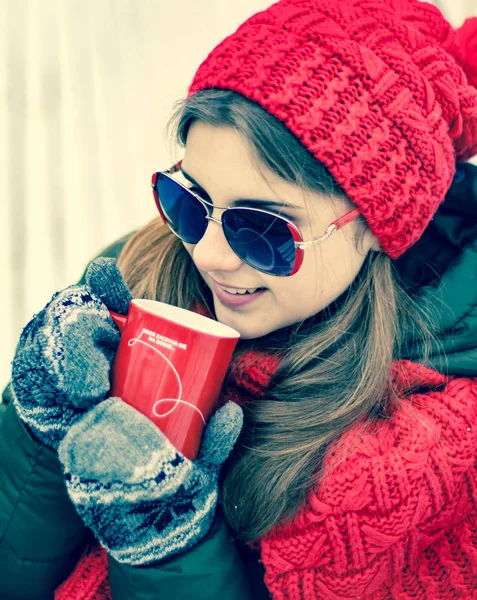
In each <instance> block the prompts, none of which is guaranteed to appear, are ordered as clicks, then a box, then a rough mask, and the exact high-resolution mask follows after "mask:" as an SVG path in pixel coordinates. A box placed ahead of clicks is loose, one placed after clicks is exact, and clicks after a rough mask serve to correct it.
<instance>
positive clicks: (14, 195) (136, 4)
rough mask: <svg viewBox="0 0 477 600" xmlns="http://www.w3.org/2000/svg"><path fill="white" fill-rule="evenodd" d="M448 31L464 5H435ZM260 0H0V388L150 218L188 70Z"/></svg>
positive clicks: (463, 0)
mask: <svg viewBox="0 0 477 600" xmlns="http://www.w3.org/2000/svg"><path fill="white" fill-rule="evenodd" d="M435 3H436V4H438V5H439V6H440V8H441V10H442V11H443V12H444V14H445V15H446V16H447V18H448V19H449V20H450V21H451V22H452V23H453V24H454V25H460V24H461V23H462V21H463V20H464V18H465V17H466V16H474V15H477V5H476V4H477V3H476V0H439V1H438V2H435ZM269 4H271V0H240V2H231V1H225V0H181V2H170V1H166V0H81V1H79V0H0V193H1V198H2V200H1V202H0V228H1V230H0V280H1V283H0V290H1V291H0V315H1V317H0V319H1V324H0V328H1V329H0V331H1V334H2V335H1V345H0V387H3V385H4V384H6V383H7V381H8V378H9V371H10V361H11V358H12V355H13V351H14V347H15V344H16V341H17V339H18V336H19V333H20V331H21V328H22V327H23V326H24V325H25V323H26V322H27V321H28V320H29V319H30V317H31V316H32V314H33V313H35V312H37V311H38V310H40V309H41V308H42V306H43V305H44V304H45V303H46V302H47V301H48V300H49V298H50V297H51V295H52V294H53V292H55V291H56V290H59V289H62V288H64V287H66V286H67V285H69V284H71V283H74V282H75V281H77V280H78V279H79V277H80V276H81V274H82V272H83V269H84V267H85V265H86V263H87V262H88V260H89V259H90V258H92V257H93V256H94V255H95V254H96V253H97V252H98V251H99V250H101V249H102V248H103V247H104V246H106V245H108V244H109V243H111V242H113V241H114V240H116V239H117V238H119V237H121V236H122V235H123V234H125V233H127V232H129V231H131V230H132V229H134V228H136V227H138V226H140V225H141V224H143V223H145V222H146V221H147V220H149V219H150V218H151V217H153V216H155V208H154V204H153V200H152V194H151V191H150V183H149V182H150V176H151V174H152V172H153V171H155V170H159V169H163V168H166V167H168V166H169V163H170V162H171V156H170V146H169V145H168V140H166V138H165V135H164V128H165V124H166V121H167V119H168V117H169V115H170V112H171V107H172V105H173V103H174V101H175V100H177V99H179V98H182V97H184V96H185V95H186V92H187V87H188V85H189V83H190V81H191V79H192V77H193V74H194V72H195V70H196V69H197V67H198V66H199V64H200V62H201V61H202V60H203V59H204V58H205V57H206V56H207V54H208V52H209V51H210V50H211V49H212V48H213V47H214V46H215V45H216V44H217V43H218V42H219V41H220V40H221V39H223V37H225V36H226V35H227V34H229V33H231V32H232V31H234V30H235V29H236V28H237V26H238V25H239V24H240V23H242V22H243V21H244V20H245V19H246V18H247V17H249V16H251V15H252V14H254V13H255V12H257V11H259V10H261V9H263V8H265V7H266V6H268V5H269Z"/></svg>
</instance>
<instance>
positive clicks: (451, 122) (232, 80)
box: [189, 0, 477, 258]
mask: <svg viewBox="0 0 477 600" xmlns="http://www.w3.org/2000/svg"><path fill="white" fill-rule="evenodd" d="M476 34H477V24H476V22H475V20H474V21H472V22H470V21H469V23H467V24H466V27H464V28H462V31H461V32H460V35H459V36H457V35H456V32H455V31H454V30H453V29H452V28H451V26H450V25H449V23H447V21H446V20H445V19H444V18H443V17H442V15H441V13H440V12H439V10H438V9H437V8H436V7H435V6H433V5H431V4H427V3H425V2H420V1H418V0H346V1H343V0H282V1H281V2H278V3H276V4H274V5H273V6H271V7H270V8H268V9H267V10H265V11H263V12H260V13H258V14H256V15H254V16H253V17H251V18H250V19H248V20H247V21H246V22H245V23H244V24H243V25H242V26H241V27H240V28H239V29H238V30H237V31H236V32H235V33H234V34H232V35H231V36H229V37H227V38H226V39H225V40H224V41H223V42H221V43H220V44H219V45H218V46H217V47H216V48H215V49H214V50H213V51H212V52H211V53H210V54H209V56H208V57H207V58H206V60H205V61H204V62H203V63H202V65H201V66H200V68H199V69H198V71H197V73H196V75H195V77H194V80H193V82H192V84H191V86H190V89H189V95H193V94H194V93H196V92H198V91H200V90H204V89H208V88H221V89H227V90H233V91H236V92H238V93H240V94H242V95H243V96H245V97H246V98H248V99H249V100H252V101H254V102H256V103H258V104H259V105H261V106H262V108H264V109H265V110H266V111H267V112H269V113H270V114H271V115H273V116H275V117H276V118H277V119H279V120H280V121H281V122H282V123H284V125H285V126H286V127H288V129H289V130H290V131H291V132H292V133H293V134H294V135H295V136H296V137H297V138H298V139H299V140H300V141H301V142H302V143H303V145H304V146H305V147H306V148H308V150H309V151H310V152H311V153H312V154H313V155H314V156H315V157H316V158H317V159H318V160H319V161H321V162H322V163H323V164H324V165H326V166H327V167H328V169H329V170H330V172H331V173H332V175H333V176H334V177H335V179H336V181H337V182H338V183H339V184H340V185H341V187H342V188H343V190H344V191H345V192H346V193H347V195H348V196H349V198H350V199H351V200H352V201H353V202H354V203H355V204H356V205H357V206H358V208H359V209H360V210H361V212H362V214H363V216H364V217H365V219H366V221H367V222H368V224H369V226H370V228H371V229H372V231H373V232H374V234H375V235H376V237H377V238H378V240H379V241H380V243H381V246H382V248H383V250H384V251H385V252H386V253H387V254H388V255H389V256H390V257H391V258H397V257H398V256H400V255H401V254H402V253H403V252H405V250H406V249H407V248H409V247H410V246H411V245H412V244H413V243H414V242H416V241H417V240H418V239H419V238H420V236H421V235H422V233H423V231H424V229H425V228H426V226H427V224H428V223H429V221H430V220H431V218H432V215H433V214H434V213H435V212H436V210H437V208H438V207H439V205H440V203H441V202H442V201H443V200H444V196H445V193H446V192H447V190H448V189H449V187H450V184H451V181H452V176H453V173H454V170H455V161H456V158H457V159H459V160H466V159H468V158H470V157H471V156H473V155H474V154H475V153H476V152H477V89H475V87H473V85H474V86H475V85H476V77H475V61H474V64H472V62H473V59H472V57H474V56H475V42H474V40H475V38H476V37H477V35H476ZM466 72H467V74H468V77H469V79H468V78H467V75H466Z"/></svg>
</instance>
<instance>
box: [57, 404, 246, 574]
mask: <svg viewBox="0 0 477 600" xmlns="http://www.w3.org/2000/svg"><path fill="white" fill-rule="evenodd" d="M242 423H243V413H242V409H241V408H240V407H239V406H238V405H237V404H234V403H233V402H228V403H227V404H225V405H224V406H223V407H222V408H220V409H219V410H218V411H217V412H216V413H215V414H214V415H213V417H212V418H211V420H210V421H209V424H208V425H207V428H206V430H205V433H204V437H203V440H202V446H201V449H200V452H199V455H198V457H197V459H196V460H195V461H191V460H189V459H188V458H186V457H184V456H183V455H182V454H181V453H180V452H178V451H177V450H176V449H175V448H174V446H173V445H172V444H171V442H169V440H168V439H167V438H166V437H165V435H164V434H163V433H162V432H161V431H160V430H159V429H158V428H157V427H156V425H154V424H153V423H152V422H151V421H149V419H147V418H146V417H145V416H143V415H142V414H141V413H139V412H138V411H136V410H135V409H134V408H132V407H131V406H129V405H127V404H125V403H124V402H123V401H122V400H120V399H119V398H108V399H107V400H105V401H104V402H101V403H100V404H99V405H98V406H96V407H95V408H93V409H92V410H90V411H89V412H88V413H87V414H86V415H85V416H84V417H83V418H82V419H81V420H79V421H78V422H77V423H75V425H73V427H71V429H70V430H69V432H68V433H67V435H66V436H65V438H64V439H63V441H62V442H61V444H60V447H59V449H58V456H59V458H60V461H61V462H62V463H63V467H64V470H65V477H66V486H67V489H68V493H69V495H70V498H71V500H72V501H73V503H74V504H75V506H76V510H77V511H78V513H79V515H80V516H81V518H82V519H83V521H84V522H85V523H86V525H87V526H88V527H89V528H90V529H91V530H92V531H93V533H94V534H95V535H96V537H97V539H98V540H99V541H100V542H101V544H102V545H103V546H104V547H105V548H106V549H107V550H108V551H109V553H110V554H112V556H113V557H114V558H115V559H116V560H118V561H119V562H122V563H127V564H131V565H146V564H149V563H152V562H155V561H159V560H162V559H164V558H166V557H169V556H172V555H174V554H177V553H179V552H183V551H184V550H187V549H188V548H190V547H191V546H193V545H194V544H196V543H197V542H199V541H200V540H201V539H202V538H204V537H205V536H206V534H207V532H208V531H209V529H210V527H211V525H212V522H213V519H214V513H215V507H216V504H217V496H218V477H219V469H220V466H221V465H222V463H223V462H224V461H225V460H226V458H227V457H228V455H229V453H230V451H231V450H232V448H233V446H234V444H235V442H236V440H237V438H238V436H239V433H240V430H241V428H242Z"/></svg>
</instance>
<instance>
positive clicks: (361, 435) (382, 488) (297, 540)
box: [55, 353, 477, 600]
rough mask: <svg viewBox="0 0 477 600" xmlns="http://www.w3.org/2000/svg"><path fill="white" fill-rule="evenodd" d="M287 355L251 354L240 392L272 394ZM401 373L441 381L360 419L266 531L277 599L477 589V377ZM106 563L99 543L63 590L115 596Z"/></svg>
mask: <svg viewBox="0 0 477 600" xmlns="http://www.w3.org/2000/svg"><path fill="white" fill-rule="evenodd" d="M277 366H278V360H277V359H273V360H271V359H270V357H267V356H264V355H261V354H253V353H247V354H245V355H243V356H242V358H241V360H240V361H239V362H238V363H237V364H236V365H235V368H234V369H233V371H232V373H233V377H234V378H235V379H234V385H233V386H231V388H230V390H233V393H234V394H235V398H236V399H238V398H240V397H242V398H245V401H248V395H254V394H255V395H256V396H258V397H260V396H261V395H263V392H264V388H266V386H267V385H268V383H269V380H270V376H271V374H272V373H273V372H274V370H275V369H276V368H277ZM392 381H393V385H394V392H395V394H396V395H397V396H399V395H400V394H401V393H404V391H406V390H408V389H409V388H421V389H422V388H423V387H425V386H427V387H430V388H436V389H435V391H430V392H428V393H416V394H411V395H410V396H408V397H400V398H399V401H398V402H397V403H396V404H395V410H394V412H393V414H392V416H391V417H390V418H388V419H386V420H380V421H376V422H375V423H374V426H373V427H372V428H369V429H363V428H362V424H361V423H360V424H357V425H356V426H355V427H353V428H352V429H350V430H349V431H348V432H347V433H346V434H344V435H343V436H342V437H341V438H340V439H339V440H338V441H337V442H336V443H335V444H334V445H333V446H332V447H331V448H330V449H329V452H328V455H327V459H326V461H325V468H326V467H327V466H328V465H329V461H330V458H331V457H332V456H333V457H338V458H340V457H341V458H342V462H341V463H340V464H339V465H338V466H337V467H336V468H334V469H332V470H331V471H330V472H329V473H328V474H327V475H326V476H325V477H324V479H323V480H322V481H321V483H320V484H319V485H318V486H317V488H316V490H314V491H313V493H311V494H310V496H309V498H308V500H307V502H306V504H305V505H304V506H303V508H302V510H301V511H300V513H299V514H298V516H297V517H296V519H294V521H293V523H289V524H286V525H282V526H278V527H275V528H274V529H273V531H271V532H270V533H269V534H268V535H266V536H265V537H264V538H263V539H262V540H260V550H261V559H262V561H263V564H264V566H265V568H266V575H265V582H266V584H267V586H268V588H269V589H270V591H271V593H272V596H273V598H274V600H285V599H292V598H293V599H294V600H332V599H335V600H339V599H342V600H343V599H356V598H369V599H372V600H385V599H386V600H389V599H391V598H392V599H399V600H404V599H411V598H427V599H432V600H439V599H441V600H447V599H450V598H466V599H470V598H476V599H477V508H476V507H477V470H476V448H477V380H474V379H463V378H460V379H447V378H446V377H444V376H443V375H441V374H439V373H437V372H435V371H433V370H431V369H427V368H425V367H423V366H421V365H418V364H415V363H412V362H409V361H396V362H395V363H394V365H393V372H392ZM261 384H263V385H264V387H263V388H262V389H260V385H261ZM230 390H229V392H228V393H231V391H230ZM106 575H107V562H106V558H105V554H104V553H103V551H102V550H99V548H95V549H94V550H93V551H92V552H91V553H90V554H88V555H86V556H84V557H83V558H82V559H81V560H80V562H79V564H78V566H77V567H76V570H75V571H74V572H73V574H72V575H71V576H70V578H69V579H68V580H67V581H66V582H65V583H64V584H63V585H62V586H61V587H60V588H59V589H58V591H57V594H56V596H55V600H85V599H88V600H106V599H108V600H109V599H110V592H109V589H108V588H107V583H106V579H105V577H106ZM95 586H99V587H97V592H96V595H94V588H95Z"/></svg>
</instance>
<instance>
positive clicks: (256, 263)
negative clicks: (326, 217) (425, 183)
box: [151, 161, 360, 277]
mask: <svg viewBox="0 0 477 600" xmlns="http://www.w3.org/2000/svg"><path fill="white" fill-rule="evenodd" d="M181 162H182V161H180V162H178V163H177V164H176V165H174V166H173V167H172V168H171V169H169V170H168V171H159V172H157V173H154V175H153V176H152V182H151V184H152V190H153V194H154V199H155V201H156V206H157V209H158V211H159V214H160V215H161V217H162V220H163V221H164V223H165V224H166V225H168V227H169V228H170V229H171V231H172V233H174V234H175V235H176V236H177V237H178V238H180V239H181V240H182V241H183V242H185V243H187V244H197V243H199V242H200V240H201V239H202V237H203V236H204V234H205V231H206V229H207V226H208V224H209V221H213V222H214V223H219V224H220V225H222V228H223V232H224V236H225V239H226V240H227V242H228V244H229V246H230V248H231V249H232V250H233V252H235V254H236V255H237V256H238V257H239V258H240V259H241V260H242V261H243V262H244V263H245V264H247V265H249V266H250V267H252V268H253V269H256V270H257V271H260V272H262V273H266V274H267V275H275V276H277V277H289V276H291V275H294V274H295V273H297V272H298V270H299V268H300V267H301V264H302V262H303V256H304V250H305V249H306V248H308V247H309V246H312V245H313V244H318V243H321V242H324V241H325V240H327V239H328V238H329V237H330V235H332V234H333V233H334V232H335V231H337V230H338V229H341V228H342V227H343V226H344V225H346V224H347V223H350V222H351V221H352V220H353V219H355V218H356V217H357V216H358V215H359V214H360V211H359V210H358V209H353V210H351V211H349V212H348V213H346V214H345V215H344V216H343V217H340V218H339V219H337V220H336V221H333V222H332V223H331V224H330V225H329V226H328V227H327V228H326V231H325V233H324V234H323V235H321V236H319V237H316V238H313V239H312V240H309V241H307V242H305V241H303V236H302V234H301V232H300V230H299V229H298V227H297V226H296V225H295V224H294V223H293V222H292V221H290V220H289V219H287V218H285V217H282V216H281V215H278V214H276V213H273V212H270V211H267V210H262V209H261V208H249V207H245V206H243V207H242V206H237V207H236V206H234V207H220V206H216V205H214V204H212V203H210V202H206V201H205V200H204V199H203V198H201V197H200V196H198V195H196V194H194V192H192V191H191V190H189V189H188V188H187V187H185V186H184V185H182V184H181V183H180V182H179V181H177V180H176V179H174V178H173V177H172V175H173V174H174V173H177V171H179V170H180V167H181ZM214 208H223V209H224V211H223V213H222V218H221V219H216V218H214V217H212V211H213V209H214Z"/></svg>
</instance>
